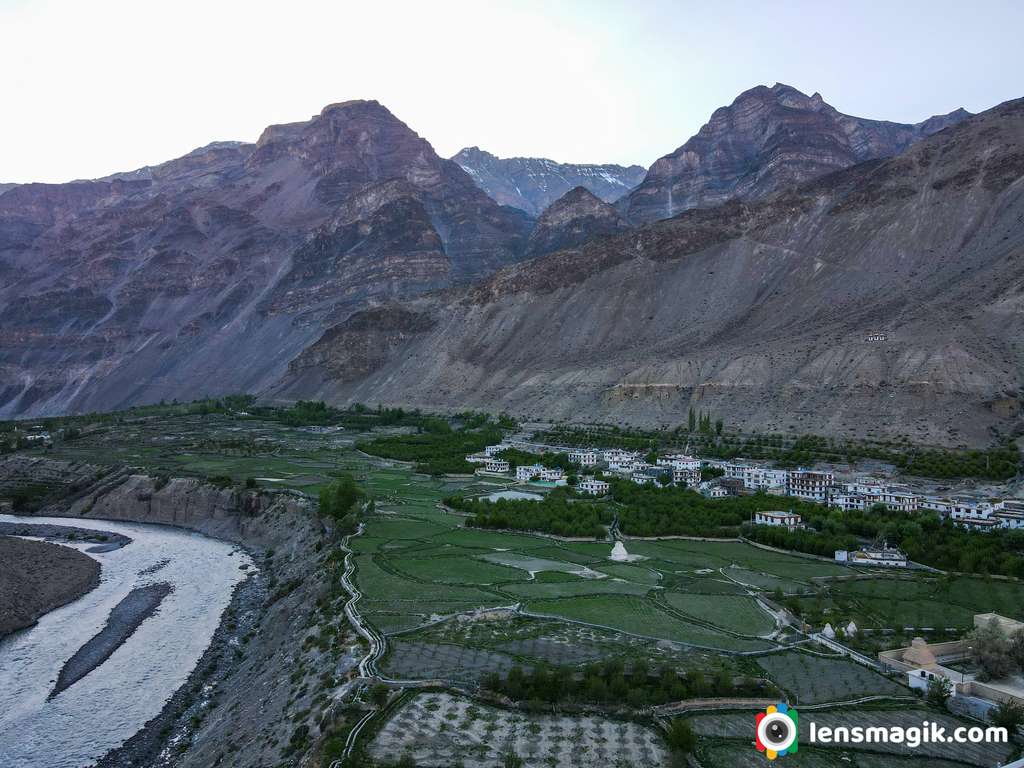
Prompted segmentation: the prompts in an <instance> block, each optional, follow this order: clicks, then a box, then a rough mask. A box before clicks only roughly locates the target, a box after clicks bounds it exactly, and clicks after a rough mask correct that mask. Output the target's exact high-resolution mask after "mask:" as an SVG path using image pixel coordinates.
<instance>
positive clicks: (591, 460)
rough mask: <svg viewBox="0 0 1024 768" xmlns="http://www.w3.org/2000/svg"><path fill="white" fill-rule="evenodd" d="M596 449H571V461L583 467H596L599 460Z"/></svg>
mask: <svg viewBox="0 0 1024 768" xmlns="http://www.w3.org/2000/svg"><path fill="white" fill-rule="evenodd" d="M598 459H599V457H598V455H597V452H596V451H570V452H569V461H571V462H572V463H573V464H579V465H580V466H581V467H596V466H597V462H598Z"/></svg>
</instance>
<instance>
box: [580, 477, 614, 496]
mask: <svg viewBox="0 0 1024 768" xmlns="http://www.w3.org/2000/svg"><path fill="white" fill-rule="evenodd" d="M576 488H577V490H579V492H580V493H589V494H590V495H592V496H604V494H606V493H608V488H609V486H608V483H606V482H605V481H604V480H597V479H595V478H593V477H584V478H583V479H582V480H580V484H579V485H577V486H576Z"/></svg>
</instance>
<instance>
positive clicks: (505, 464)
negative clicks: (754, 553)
mask: <svg viewBox="0 0 1024 768" xmlns="http://www.w3.org/2000/svg"><path fill="white" fill-rule="evenodd" d="M509 452H520V453H529V454H535V455H538V456H541V457H542V456H545V455H551V454H565V455H566V456H567V457H568V461H569V463H570V464H571V465H573V466H574V467H576V468H578V474H576V475H573V474H572V473H571V471H570V470H568V469H566V468H565V467H562V466H548V465H547V464H545V463H542V462H541V461H537V462H536V463H533V464H521V463H520V464H516V463H515V462H513V461H510V460H509V458H508V453H509ZM651 459H653V463H652V462H651ZM466 461H468V462H470V463H471V464H474V465H477V470H476V473H477V474H478V475H481V476H488V475H489V476H493V477H499V478H509V479H511V478H512V477H513V476H514V478H515V481H516V482H518V483H535V484H540V485H552V486H558V485H566V484H569V483H570V479H572V481H573V482H574V483H575V488H576V490H577V491H578V492H579V493H583V494H589V495H592V496H603V495H604V494H606V493H608V490H609V483H608V480H607V479H606V475H611V476H615V477H620V478H625V479H629V480H631V481H632V482H634V483H636V484H638V485H649V484H656V485H658V486H662V487H664V486H669V485H674V486H681V487H687V488H692V489H693V490H695V491H698V492H699V493H701V494H702V495H704V496H706V497H707V498H712V499H716V498H725V497H728V496H740V495H747V494H753V493H764V494H767V495H770V496H779V497H791V498H795V499H800V500H802V501H809V502H813V503H816V504H821V505H824V506H827V507H835V508H838V509H841V510H843V511H844V512H848V511H869V510H872V509H876V508H879V506H880V505H881V506H884V507H885V509H887V510H891V511H894V512H905V513H916V512H935V513H937V514H938V515H939V516H940V518H942V519H943V520H950V521H952V522H953V523H954V524H955V525H957V526H960V527H962V528H965V529H968V530H974V531H992V532H998V531H1006V530H1019V529H1024V499H1013V498H992V497H983V496H980V495H968V494H955V495H936V494H925V493H920V492H915V491H914V490H912V489H910V488H909V487H907V486H904V485H893V484H888V483H886V482H884V481H882V480H879V479H878V478H875V477H870V476H866V475H854V476H850V477H845V478H844V477H838V476H837V475H836V473H834V472H832V471H824V470H816V469H808V468H804V467H798V468H796V469H779V468H774V467H771V466H769V465H767V464H766V463H764V462H752V461H746V460H743V459H739V460H735V461H723V460H719V459H710V458H698V457H695V456H690V455H686V454H680V453H668V454H664V455H658V456H656V457H655V456H653V455H644V454H641V453H639V452H636V451H626V450H622V449H618V448H608V449H601V448H594V449H585V450H581V449H567V448H564V447H561V446H555V445H546V444H539V443H533V442H527V441H522V440H509V441H506V442H502V443H499V444H496V445H489V446H487V447H486V448H485V449H484V451H483V452H481V453H477V454H472V455H469V456H467V457H466ZM780 504H782V502H781V500H780ZM751 522H753V523H754V524H757V525H769V526H782V527H785V528H788V529H796V528H800V527H801V526H802V524H803V523H802V520H801V517H800V515H798V514H793V513H791V512H786V511H783V510H780V511H768V512H759V513H757V514H756V516H755V518H754V519H753V520H752V521H751ZM838 557H839V555H838V553H837V558H838ZM872 559H875V558H872ZM877 559H878V561H879V562H878V564H880V565H887V566H891V565H900V564H902V565H906V562H905V560H906V558H905V557H902V558H901V557H899V556H898V555H897V556H893V555H891V554H889V553H888V552H880V553H879V556H878V558H877Z"/></svg>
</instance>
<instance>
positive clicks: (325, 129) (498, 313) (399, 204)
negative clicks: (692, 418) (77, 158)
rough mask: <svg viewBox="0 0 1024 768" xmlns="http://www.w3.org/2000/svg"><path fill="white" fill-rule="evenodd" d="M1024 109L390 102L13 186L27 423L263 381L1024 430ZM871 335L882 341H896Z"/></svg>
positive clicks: (777, 97) (631, 419)
mask: <svg viewBox="0 0 1024 768" xmlns="http://www.w3.org/2000/svg"><path fill="white" fill-rule="evenodd" d="M1022 141H1024V102H1021V101H1013V102H1007V103H1006V104H1003V105H1000V106H999V107H996V108H994V109H992V110H988V111H987V112H984V113H981V114H979V115H976V116H971V115H969V114H968V113H967V112H965V111H964V110H956V111H954V112H951V113H949V114H948V115H944V116H939V117H935V118H930V119H929V120H926V121H923V122H922V123H918V124H913V125H909V124H900V123H889V122H882V121H875V120H865V119H861V118H855V117H850V116H848V115H844V114H842V113H840V112H838V111H837V110H835V109H834V108H833V107H831V106H829V105H828V104H826V103H825V102H824V101H823V100H822V98H821V96H820V95H818V94H814V95H813V96H806V95H804V94H802V93H800V92H799V91H797V90H795V89H793V88H790V87H789V86H784V85H779V84H776V85H775V86H772V87H770V88H769V87H764V86H759V87H757V88H753V89H751V90H750V91H747V92H745V93H743V94H741V95H740V96H739V97H738V98H737V99H736V100H735V101H734V102H733V103H732V104H731V105H730V106H728V107H723V108H721V109H719V110H716V111H715V113H714V114H713V115H712V117H711V119H710V121H709V122H708V124H707V125H705V126H704V127H703V128H702V129H701V130H700V131H699V132H698V134H697V135H696V136H694V137H693V138H691V139H690V140H688V141H686V142H685V143H684V144H683V145H682V146H681V147H680V148H679V149H677V150H675V151H674V152H672V153H670V154H668V155H666V156H665V157H663V158H661V159H659V160H657V161H656V162H655V163H654V164H653V165H652V166H651V168H650V169H649V170H648V171H647V172H646V174H644V173H643V172H642V169H638V168H622V167H621V166H611V165H608V166H600V165H597V166H571V165H560V164H557V163H553V162H552V161H548V160H542V159H529V158H515V159H511V160H500V159H498V158H496V157H494V156H493V155H490V154H488V153H486V152H483V151H481V150H478V149H476V148H472V149H467V150H463V151H462V152H460V153H458V154H457V155H456V156H455V157H454V158H452V159H451V160H445V159H443V158H441V157H439V156H438V155H437V154H436V153H435V152H434V150H433V149H432V147H431V146H430V144H429V143H428V142H427V141H426V140H424V139H423V138H421V137H419V136H418V135H417V134H416V133H415V132H413V131H412V130H411V129H410V128H409V127H408V126H406V125H405V124H404V123H402V122H401V121H400V120H398V119H397V118H396V117H395V116H393V115H392V114H391V113H390V112H389V111H388V110H387V109H386V108H384V107H383V106H381V105H380V104H378V103H376V102H372V101H357V102H345V103H342V104H335V105H331V106H328V107H326V108H325V109H324V110H323V111H322V112H321V113H320V114H319V115H316V116H314V117H313V118H311V119H310V120H308V121H305V122H301V123H293V124H288V125H281V126H271V127H269V128H267V129H266V130H265V131H264V133H263V135H262V136H261V137H260V139H259V140H258V141H257V142H256V143H255V144H246V143H239V142H220V143H216V144H211V145H209V146H207V147H204V148H202V149H199V150H196V151H194V152H192V153H190V154H188V155H186V156H184V157H182V158H178V159H177V160H172V161H170V162H168V163H164V164H162V165H158V166H153V167H148V168H144V169H140V170H138V171H132V172H128V173H118V174H113V175H111V176H109V177H106V178H104V179H99V180H95V181H83V182H72V183H69V184H60V185H50V184H21V185H17V186H12V187H10V188H8V189H6V190H0V415H4V416H18V415H37V414H47V413H57V412H63V411H69V410H71V411H84V410H91V409H104V408H112V407H118V406H123V405H128V404H132V403H142V402H153V401H158V400H161V399H168V400H169V399H172V398H178V399H188V398H192V397H199V396H203V395H216V394H224V393H229V392H241V391H250V392H254V393H258V394H260V395H262V396H263V397H265V398H268V399H291V398H299V397H302V398H308V397H323V398H326V399H328V400H330V401H332V402H338V403H345V402H352V401H362V402H369V403H374V404H375V403H378V402H382V403H385V404H402V405H410V406H420V407H429V408H439V409H462V408H464V407H480V408H486V409H489V410H507V411H509V412H512V413H514V414H517V415H521V416H527V417H536V418H565V419H573V420H600V421H616V422H618V421H621V422H626V423H634V424H643V425H660V424H675V423H679V422H680V421H681V420H684V419H685V418H686V413H687V411H688V409H689V408H690V407H691V406H692V407H698V408H702V409H706V410H710V411H712V412H714V413H715V414H717V415H719V416H721V417H723V418H725V419H726V420H727V421H728V422H730V423H731V424H733V425H735V426H739V427H743V428H751V429H754V428H756V429H770V430H776V429H794V430H800V431H806V432H820V433H826V434H843V435H846V434H849V435H854V434H856V435H865V434H875V435H889V436H893V435H908V436H910V437H913V438H915V439H921V440H927V441H933V442H941V443H954V442H974V443H978V442H983V441H985V440H987V439H989V438H990V437H991V435H992V434H993V433H998V434H1009V433H1012V432H1013V431H1014V430H1022V431H1024V423H1022V421H1021V417H1020V407H1021V395H1020V383H1021V377H1022V375H1024V358H1022V353H1024V348H1022V347H1021V342H1019V341H1018V339H1020V338H1022V336H1024V334H1022V333H1021V332H1022V331H1024V328H1022V327H1021V326H1022V323H1021V318H1022V310H1024V202H1022V200H1021V190H1022V188H1024V182H1022V177H1024V148H1022ZM869 339H871V340H869Z"/></svg>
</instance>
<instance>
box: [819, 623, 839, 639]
mask: <svg viewBox="0 0 1024 768" xmlns="http://www.w3.org/2000/svg"><path fill="white" fill-rule="evenodd" d="M821 634H823V635H824V636H825V637H827V638H828V639H829V640H835V639H836V631H835V630H834V629H832V625H831V624H826V625H825V628H824V629H823V630H821Z"/></svg>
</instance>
